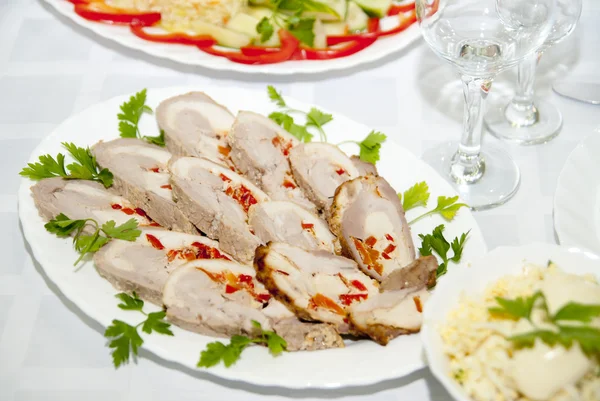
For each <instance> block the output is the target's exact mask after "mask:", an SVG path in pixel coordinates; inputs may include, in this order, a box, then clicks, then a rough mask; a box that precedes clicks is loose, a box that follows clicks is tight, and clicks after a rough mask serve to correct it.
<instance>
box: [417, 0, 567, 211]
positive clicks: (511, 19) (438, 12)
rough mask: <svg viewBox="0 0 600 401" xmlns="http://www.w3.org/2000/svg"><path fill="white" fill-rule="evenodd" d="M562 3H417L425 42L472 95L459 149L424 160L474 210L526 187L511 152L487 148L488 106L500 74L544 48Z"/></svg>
mask: <svg viewBox="0 0 600 401" xmlns="http://www.w3.org/2000/svg"><path fill="white" fill-rule="evenodd" d="M555 1H556V0H416V10H417V19H418V20H419V24H420V26H421V32H422V34H423V37H424V38H425V41H426V42H427V44H428V45H429V47H431V49H433V51H434V52H435V53H436V54H437V55H438V56H440V57H441V58H443V59H445V60H446V61H449V62H450V63H452V64H453V65H454V66H455V67H456V68H457V69H458V71H459V73H460V75H461V80H462V83H463V90H464V97H465V111H464V121H463V133H462V139H461V141H460V143H456V142H453V143H449V144H444V145H442V146H438V147H435V148H433V149H430V150H428V151H426V152H425V153H424V154H423V156H422V158H423V160H425V162H427V163H428V164H430V165H431V166H432V167H433V168H434V169H436V170H437V171H438V172H439V173H440V174H442V176H444V177H446V178H447V179H448V180H449V181H450V182H451V183H452V184H453V186H454V188H455V189H456V190H457V191H458V193H459V194H460V195H461V197H462V198H463V199H464V200H465V201H466V202H467V204H468V205H469V206H470V207H471V208H472V209H474V210H481V209H486V208H490V207H493V206H497V205H500V204H503V203H504V202H506V201H507V200H508V199H510V198H511V197H512V196H513V195H514V194H515V192H516V191H517V188H518V187H519V181H520V173H519V168H518V167H517V165H516V164H515V162H514V161H513V160H512V159H511V157H510V156H509V155H508V154H507V153H506V152H504V151H503V150H501V149H499V148H496V147H492V146H486V149H485V151H482V150H481V134H482V132H483V115H484V114H483V113H484V102H485V99H486V97H487V94H488V92H489V91H490V88H491V85H492V80H493V79H494V78H495V76H496V75H497V74H498V73H500V72H501V71H503V70H505V69H507V68H510V67H513V66H514V65H516V64H517V63H518V62H519V61H521V60H522V59H524V58H525V57H527V56H529V55H531V54H534V53H535V51H536V50H537V49H538V48H539V47H540V46H541V45H542V44H543V43H544V41H545V40H546V38H547V37H548V34H549V33H550V28H551V27H552V23H553V12H554V5H555Z"/></svg>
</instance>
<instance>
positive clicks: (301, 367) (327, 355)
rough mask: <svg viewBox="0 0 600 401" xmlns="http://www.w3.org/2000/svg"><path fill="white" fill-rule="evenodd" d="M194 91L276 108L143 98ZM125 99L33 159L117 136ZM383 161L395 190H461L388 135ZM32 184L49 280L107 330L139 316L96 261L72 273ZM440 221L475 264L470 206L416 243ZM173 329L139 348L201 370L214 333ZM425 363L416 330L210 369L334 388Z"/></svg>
mask: <svg viewBox="0 0 600 401" xmlns="http://www.w3.org/2000/svg"><path fill="white" fill-rule="evenodd" d="M191 90H203V91H205V92H206V93H207V94H209V95H210V96H211V97H213V98H214V99H215V100H216V101H217V102H219V103H221V104H223V105H225V106H227V107H229V108H230V110H231V111H232V112H234V113H236V112H238V111H239V110H241V109H246V110H251V111H255V112H258V113H261V114H264V115H267V114H269V113H270V112H272V111H273V110H275V106H273V104H272V103H271V102H270V100H269V98H268V96H267V93H266V90H265V91H262V92H256V91H250V90H243V89H234V88H218V87H212V88H210V87H209V88H207V87H203V88H190V87H183V88H166V89H156V90H149V91H148V100H147V104H148V105H149V106H151V107H152V108H155V107H156V106H157V105H158V104H159V103H160V102H161V101H162V100H165V99H167V98H169V97H171V96H175V95H179V94H183V93H186V92H189V91H191ZM128 98H129V95H127V96H120V97H117V98H113V99H111V100H108V101H106V102H104V103H100V104H97V105H95V106H92V107H90V108H88V109H86V110H84V111H83V112H81V113H79V114H77V115H75V116H73V117H71V118H69V119H68V120H66V121H65V122H64V123H62V124H61V125H60V126H59V127H58V128H57V129H56V130H55V131H54V132H53V133H52V134H50V135H49V136H48V137H47V138H46V139H44V140H43V141H42V143H41V144H40V145H39V146H38V148H37V149H36V150H35V151H34V152H33V154H32V155H31V158H30V162H34V161H37V159H38V157H39V156H40V155H42V154H51V155H56V154H57V153H59V152H61V151H64V150H63V149H62V148H61V142H65V141H68V142H74V143H75V144H77V145H78V146H91V145H93V144H95V143H96V142H98V141H99V140H110V139H114V138H117V137H118V130H117V127H118V119H117V113H118V112H119V105H120V104H121V103H123V102H124V101H125V100H127V99H128ZM286 101H287V103H288V104H289V106H290V107H293V108H296V109H300V110H309V109H310V107H312V105H308V104H303V103H300V102H297V101H294V100H292V99H288V98H286ZM140 130H141V132H143V133H144V134H145V135H152V136H154V135H158V128H157V126H156V121H155V120H154V118H153V117H152V116H149V115H145V116H144V117H142V119H141V121H140ZM325 130H326V132H327V134H328V137H329V141H330V142H331V143H338V142H341V141H343V140H361V139H362V138H364V137H365V136H366V135H367V134H368V133H369V132H370V131H371V130H370V129H369V128H368V127H366V126H364V125H361V124H358V123H356V122H353V121H352V120H350V119H348V118H346V117H344V116H342V115H338V114H334V119H333V121H332V122H331V123H329V124H327V125H326V126H325ZM347 146H348V148H344V149H345V150H349V151H351V152H355V151H356V150H357V149H356V147H353V145H352V144H350V145H347ZM377 167H378V169H379V173H380V175H381V176H383V177H385V178H386V179H387V180H388V181H389V182H390V184H391V185H392V186H393V187H394V188H395V189H396V190H397V191H404V190H406V189H407V188H409V187H411V186H412V185H413V184H415V183H416V182H419V181H426V182H427V183H428V184H429V187H430V191H431V199H432V201H431V202H433V203H434V205H433V206H435V199H437V197H438V196H440V195H445V196H453V195H455V193H454V191H453V190H452V187H451V186H450V185H449V184H448V183H447V182H446V180H444V179H443V178H442V177H440V176H438V175H437V173H435V172H434V171H433V170H432V169H431V168H430V167H429V166H427V165H426V164H425V163H423V162H422V161H421V160H419V159H418V158H417V157H416V156H414V155H413V154H412V153H410V152H409V151H407V150H406V149H404V148H402V147H401V146H399V145H397V144H395V143H394V142H392V141H388V142H386V143H385V144H384V145H383V147H382V152H381V160H380V161H379V163H378V164H377ZM31 185H33V182H32V181H30V180H28V179H23V180H22V183H21V187H20V189H19V216H20V219H21V222H22V225H23V232H24V233H25V237H26V238H27V241H28V242H29V244H30V245H31V249H32V250H33V254H34V256H35V258H36V259H37V261H38V262H39V263H40V264H41V265H42V268H43V269H44V271H45V273H46V274H47V275H48V277H49V278H50V280H52V281H53V282H54V283H55V284H56V285H57V287H58V288H59V289H60V290H61V291H62V292H63V293H64V295H65V296H66V297H67V298H68V299H70V300H71V301H72V302H73V303H74V304H76V305H77V306H78V307H79V308H80V309H81V310H82V311H83V312H84V313H86V314H87V315H89V316H90V317H92V318H93V319H95V320H97V321H98V322H99V323H100V324H102V325H103V326H105V327H106V326H107V325H109V324H110V323H111V321H112V320H113V319H121V320H124V321H128V322H133V320H132V319H137V318H138V317H139V316H136V314H132V313H131V312H127V311H122V310H120V309H119V308H118V307H117V304H118V300H117V299H116V298H115V297H114V295H115V294H116V293H117V292H118V291H116V290H115V289H114V288H113V287H112V286H111V285H110V283H108V282H107V281H105V280H103V279H102V278H101V277H100V276H99V275H98V274H97V273H96V271H95V269H94V266H93V264H92V262H91V261H90V262H86V263H85V265H83V266H82V267H81V268H79V269H78V271H75V268H74V267H73V261H75V260H76V259H77V255H76V253H75V251H74V250H73V246H72V243H71V240H70V239H60V238H57V237H55V236H54V235H52V234H50V233H48V232H47V231H46V230H45V229H44V221H43V220H42V218H41V217H40V216H39V214H38V212H37V210H36V208H35V205H34V203H33V199H32V197H31V192H30V189H29V188H30V187H31ZM430 206H431V205H430ZM422 212H423V209H414V210H411V211H410V212H409V213H407V215H408V216H407V217H408V219H409V220H410V219H411V218H413V217H416V216H417V215H419V214H421V213H422ZM439 224H446V231H445V234H447V237H449V238H450V239H452V238H454V237H455V236H457V235H460V234H461V233H463V232H466V231H468V230H471V234H470V238H469V240H468V242H467V243H466V246H465V249H464V254H463V259H464V260H470V259H472V258H475V257H478V256H480V255H482V254H484V253H485V252H486V245H485V243H484V240H483V237H482V234H481V231H480V229H479V227H478V226H477V223H476V222H475V219H474V218H473V215H472V214H471V212H470V211H469V210H468V209H466V208H463V209H461V210H460V211H459V213H458V215H457V217H456V218H455V220H454V221H452V222H451V223H448V222H445V221H444V220H443V219H442V218H441V217H439V216H437V217H431V218H427V219H423V220H421V221H419V222H418V223H416V224H415V225H414V226H413V227H412V233H413V237H414V239H415V241H416V242H415V243H416V244H420V241H419V239H418V236H417V235H418V234H419V233H430V232H431V231H432V229H433V228H434V227H435V226H437V225H439ZM452 269H453V266H450V270H452ZM442 281H443V279H442ZM147 308H148V310H151V308H152V305H147ZM173 332H174V333H175V336H174V337H169V336H161V335H155V334H154V335H146V334H145V333H142V334H143V337H144V345H143V347H144V348H145V349H147V350H149V351H151V352H153V353H154V354H156V355H158V356H159V357H161V358H164V359H165V360H169V361H173V362H177V363H179V364H182V365H184V366H186V367H189V368H192V369H196V363H197V362H198V359H199V356H200V351H201V350H203V349H204V348H205V347H206V344H207V343H209V342H211V341H214V340H215V339H214V338H211V337H207V336H202V335H199V334H195V333H192V332H188V331H184V330H182V329H179V328H177V327H174V330H173ZM106 358H107V361H108V360H109V359H110V356H109V349H108V348H107V350H106ZM424 366H425V364H424V362H423V358H422V348H421V341H420V339H419V335H409V336H401V337H399V338H397V339H395V340H393V341H391V342H390V344H388V345H387V346H386V347H383V346H380V345H378V344H376V343H375V342H373V341H370V340H359V341H349V342H348V343H347V346H346V348H343V349H332V350H325V351H317V352H295V353H284V354H283V355H281V356H279V357H277V358H274V357H272V356H271V355H270V354H269V353H268V351H267V349H266V348H261V347H251V348H249V349H247V350H245V351H244V353H243V355H242V358H241V359H240V360H239V361H238V362H237V363H236V364H235V365H234V366H232V367H231V368H225V367H224V366H216V367H213V368H210V369H207V370H206V371H207V372H208V373H212V374H214V375H217V376H220V377H223V378H227V379H231V380H240V381H245V382H249V383H253V384H257V385H269V386H279V387H289V388H308V387H317V388H335V387H342V386H357V385H366V384H373V383H376V382H379V381H383V380H387V379H393V378H398V377H401V376H403V375H406V374H409V373H411V372H413V371H415V370H417V369H420V368H422V367H424ZM282 372H285V374H282Z"/></svg>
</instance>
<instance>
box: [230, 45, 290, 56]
mask: <svg viewBox="0 0 600 401" xmlns="http://www.w3.org/2000/svg"><path fill="white" fill-rule="evenodd" d="M240 51H241V52H242V54H243V55H244V56H248V57H257V56H264V55H265V54H273V53H277V52H280V51H281V49H280V48H278V47H261V46H244V47H242V48H240Z"/></svg>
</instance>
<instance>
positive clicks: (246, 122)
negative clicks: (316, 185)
mask: <svg viewBox="0 0 600 401" xmlns="http://www.w3.org/2000/svg"><path fill="white" fill-rule="evenodd" d="M227 138H228V141H229V145H230V146H231V158H232V160H233V162H234V164H235V166H236V167H237V169H238V170H239V171H241V172H242V174H244V175H245V176H246V177H248V179H250V180H251V181H252V182H254V183H255V184H256V185H258V186H259V187H260V188H262V189H263V190H264V191H265V192H266V193H267V195H269V196H270V197H271V199H273V200H280V201H290V202H294V203H297V204H299V205H300V206H302V207H304V208H306V209H308V210H315V205H314V204H313V203H312V202H310V201H309V200H308V199H307V198H306V197H305V196H304V193H303V192H302V190H301V189H300V188H299V187H298V184H297V183H296V181H295V180H294V177H293V176H292V173H291V170H290V167H289V163H288V156H289V153H290V149H292V147H294V146H296V145H297V144H298V143H299V142H298V140H297V139H296V138H295V137H293V136H292V135H291V134H289V133H288V132H287V131H285V130H284V129H283V128H281V127H279V126H278V125H277V124H275V123H274V122H273V121H271V120H270V119H268V118H267V117H264V116H261V115H260V114H256V113H252V112H249V111H242V112H240V113H239V114H238V115H237V117H236V119H235V123H234V124H233V126H232V128H231V131H230V133H229V136H228V137H227Z"/></svg>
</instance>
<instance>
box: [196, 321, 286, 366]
mask: <svg viewBox="0 0 600 401" xmlns="http://www.w3.org/2000/svg"><path fill="white" fill-rule="evenodd" d="M252 325H253V326H254V327H255V328H256V329H257V330H259V332H260V336H259V337H256V338H249V337H246V336H240V335H235V336H233V337H231V340H230V341H229V344H227V345H225V344H223V343H222V342H219V341H215V342H212V343H209V344H208V345H207V346H206V349H205V350H204V351H202V352H201V353H200V360H199V361H198V367H199V368H210V367H212V366H215V365H218V364H219V363H220V362H221V361H223V364H224V365H225V366H226V367H230V366H231V365H233V364H234V363H236V362H237V361H238V359H240V356H241V355H242V351H244V349H246V347H248V346H249V345H251V344H263V345H266V346H267V347H268V348H269V352H270V353H271V355H273V356H277V355H279V354H281V353H282V352H283V351H285V350H286V347H287V343H286V341H285V340H284V339H283V338H281V337H280V336H278V335H277V334H275V332H273V331H267V330H263V329H262V327H261V325H260V323H259V322H257V321H256V320H253V321H252Z"/></svg>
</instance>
